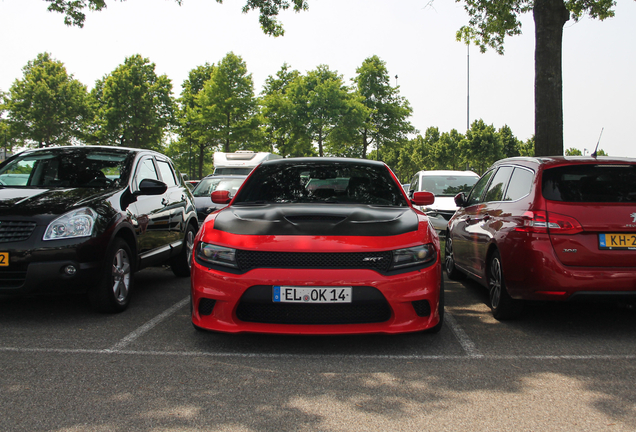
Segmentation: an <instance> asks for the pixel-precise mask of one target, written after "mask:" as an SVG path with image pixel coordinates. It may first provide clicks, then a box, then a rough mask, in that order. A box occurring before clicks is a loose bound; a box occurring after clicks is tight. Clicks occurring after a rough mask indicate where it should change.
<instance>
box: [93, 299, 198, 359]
mask: <svg viewBox="0 0 636 432" xmlns="http://www.w3.org/2000/svg"><path fill="white" fill-rule="evenodd" d="M189 302H190V297H186V298H184V299H183V300H181V301H180V302H178V303H176V304H175V305H173V306H171V307H170V308H168V309H166V310H165V311H164V312H163V313H161V314H159V315H157V316H156V317H154V318H153V319H151V320H150V321H148V322H147V323H146V324H144V325H142V326H141V327H139V328H138V329H137V330H135V331H134V332H132V333H130V334H129V335H128V336H126V337H125V338H123V339H122V340H120V341H119V342H117V343H116V344H115V345H113V346H112V347H110V348H109V349H107V350H106V351H121V349H122V348H123V347H125V346H126V345H128V344H130V343H132V342H134V341H135V340H136V339H137V338H138V337H139V336H141V335H143V334H144V333H147V332H149V331H150V330H152V329H153V328H154V327H155V326H156V325H157V324H159V323H160V322H161V321H163V320H165V319H166V318H168V317H169V316H170V315H172V314H174V313H175V312H176V311H177V310H179V309H181V308H182V307H183V306H185V305H187V304H188V303H189Z"/></svg>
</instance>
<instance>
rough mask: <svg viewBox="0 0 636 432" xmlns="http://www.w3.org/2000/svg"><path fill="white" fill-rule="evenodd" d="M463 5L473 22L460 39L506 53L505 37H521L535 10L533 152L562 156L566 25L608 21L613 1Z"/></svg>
mask: <svg viewBox="0 0 636 432" xmlns="http://www.w3.org/2000/svg"><path fill="white" fill-rule="evenodd" d="M456 1H457V2H463V3H464V8H465V9H466V11H467V12H468V15H469V16H470V20H469V24H468V25H467V26H464V27H462V28H461V29H460V30H459V31H458V32H457V39H458V40H464V41H465V42H466V43H470V42H471V41H472V42H475V44H477V45H479V47H480V49H481V51H482V52H484V51H486V49H487V48H488V47H490V48H493V49H495V50H496V51H497V52H498V53H499V54H503V52H504V48H503V44H504V39H505V37H506V36H514V35H518V34H521V22H520V21H519V16H520V15H521V14H524V13H527V12H532V14H533V17H534V23H535V66H534V71H535V85H534V89H535V90H534V105H535V126H534V129H535V144H536V146H535V153H536V155H537V156H549V155H560V154H563V78H562V67H561V57H562V42H563V26H564V25H565V23H566V22H567V21H568V20H569V19H573V20H574V21H578V20H579V19H580V18H581V17H582V16H584V15H588V16H590V17H592V18H598V19H600V20H604V19H606V18H609V17H612V16H614V11H613V10H612V8H613V7H614V6H615V5H616V2H615V1H614V0H508V1H492V0H456Z"/></svg>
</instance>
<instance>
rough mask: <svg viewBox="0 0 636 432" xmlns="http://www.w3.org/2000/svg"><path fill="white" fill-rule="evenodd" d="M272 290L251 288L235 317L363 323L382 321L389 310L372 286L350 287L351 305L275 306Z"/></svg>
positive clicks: (281, 321)
mask: <svg viewBox="0 0 636 432" xmlns="http://www.w3.org/2000/svg"><path fill="white" fill-rule="evenodd" d="M272 289H273V288H272V287H271V286H268V285H265V286H264V285H257V286H253V287H250V288H249V289H248V290H247V291H245V293H243V296H242V297H241V301H240V302H239V305H238V308H237V310H236V316H237V318H238V319H240V320H241V321H247V322H258V323H267V324H364V323H378V322H385V321H388V320H389V319H390V318H391V308H390V307H389V304H388V302H387V301H386V299H385V298H384V296H383V295H382V293H381V292H380V291H378V290H377V289H376V288H373V287H353V289H352V297H353V298H352V301H351V303H334V304H329V303H327V304H325V303H321V304H315V303H313V304H312V303H309V304H308V303H274V302H273V301H272Z"/></svg>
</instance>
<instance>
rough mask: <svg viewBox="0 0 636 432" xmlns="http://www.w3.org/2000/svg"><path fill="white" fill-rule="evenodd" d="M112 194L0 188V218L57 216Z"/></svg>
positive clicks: (79, 189) (70, 190)
mask: <svg viewBox="0 0 636 432" xmlns="http://www.w3.org/2000/svg"><path fill="white" fill-rule="evenodd" d="M112 193H113V190H112V189H110V190H106V189H95V188H64V189H60V188H54V189H47V188H1V189H0V216H37V215H43V214H49V215H51V216H57V215H61V214H63V213H66V212H67V211H69V210H71V209H73V208H76V207H81V206H84V205H89V204H90V203H91V202H92V201H93V200H94V199H95V198H98V197H100V198H101V199H103V197H104V196H108V195H112Z"/></svg>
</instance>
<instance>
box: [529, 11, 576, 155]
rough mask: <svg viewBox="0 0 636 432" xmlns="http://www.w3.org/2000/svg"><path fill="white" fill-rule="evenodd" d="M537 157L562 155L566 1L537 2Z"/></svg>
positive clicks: (535, 91)
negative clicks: (562, 64) (562, 62)
mask: <svg viewBox="0 0 636 432" xmlns="http://www.w3.org/2000/svg"><path fill="white" fill-rule="evenodd" d="M533 15H534V23H535V53H534V74H535V77H534V134H535V150H534V154H535V156H557V155H562V154H563V72H562V67H561V52H562V45H563V26H564V24H565V23H566V22H567V20H568V19H569V12H568V10H567V9H566V8H565V4H564V3H563V0H536V1H535V3H534V10H533Z"/></svg>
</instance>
